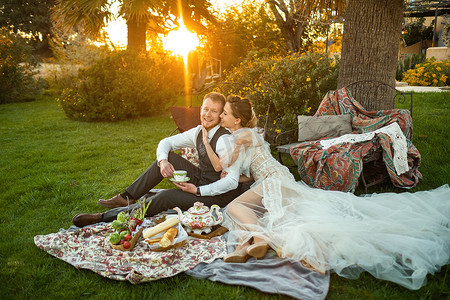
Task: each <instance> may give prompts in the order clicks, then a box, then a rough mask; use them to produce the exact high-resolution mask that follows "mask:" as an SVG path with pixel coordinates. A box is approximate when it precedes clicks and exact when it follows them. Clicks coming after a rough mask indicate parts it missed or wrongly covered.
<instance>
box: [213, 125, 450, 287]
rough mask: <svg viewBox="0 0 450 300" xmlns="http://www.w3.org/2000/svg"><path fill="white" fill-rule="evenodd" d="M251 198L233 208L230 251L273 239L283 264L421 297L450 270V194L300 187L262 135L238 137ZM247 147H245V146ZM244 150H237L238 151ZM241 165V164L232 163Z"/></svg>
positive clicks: (229, 212) (225, 162)
mask: <svg viewBox="0 0 450 300" xmlns="http://www.w3.org/2000/svg"><path fill="white" fill-rule="evenodd" d="M232 136H233V138H234V141H235V144H237V145H246V146H245V147H239V148H238V150H236V151H235V152H234V153H235V154H236V153H239V156H238V158H237V159H236V157H237V156H236V155H234V158H231V155H230V158H228V159H227V158H225V159H223V160H222V164H223V166H227V165H228V166H229V165H230V164H231V163H239V164H240V165H241V172H242V173H243V174H245V175H247V176H248V175H250V174H251V175H252V176H253V178H254V180H255V184H254V185H253V186H252V188H251V190H250V191H248V192H246V193H244V194H243V195H241V196H240V197H238V198H236V199H235V200H234V201H233V202H232V203H230V204H229V205H228V207H227V214H226V218H225V221H224V226H226V227H227V228H229V229H230V233H231V234H230V235H229V243H230V244H238V243H242V242H245V241H246V240H248V239H249V238H250V237H251V236H260V237H263V238H265V239H266V240H267V241H268V242H269V244H270V246H271V247H272V248H273V249H274V250H276V251H277V253H278V254H279V255H280V256H281V257H286V258H292V259H295V260H302V261H306V262H307V263H309V264H310V265H311V266H312V267H313V268H316V269H318V270H321V271H325V270H332V271H334V272H336V273H337V274H339V275H341V276H344V277H347V278H357V277H358V276H359V274H360V273H361V272H363V271H367V272H370V273H371V274H372V275H373V276H375V277H377V278H380V279H384V280H390V281H393V282H396V283H398V284H400V285H402V286H404V287H407V288H409V289H418V288H420V287H421V286H423V285H424V284H425V282H426V275H427V274H428V273H430V274H433V273H434V272H437V271H439V270H440V267H441V266H444V265H446V264H448V263H449V255H450V228H449V226H450V189H449V187H448V185H444V186H442V187H440V188H438V189H435V190H432V191H421V192H416V193H407V192H404V193H398V194H397V193H383V194H372V195H368V196H366V197H361V196H360V197H358V196H355V195H354V194H351V193H344V192H337V191H325V190H320V189H314V188H311V187H309V186H307V185H306V184H304V183H303V182H296V181H295V179H294V177H293V176H292V174H291V173H290V172H289V170H288V169H287V168H286V167H285V166H283V165H281V164H280V163H279V162H278V161H276V160H275V159H274V158H273V156H272V155H271V153H270V149H269V146H268V144H267V143H266V142H264V140H263V139H262V138H261V137H260V136H259V135H258V134H257V133H256V131H255V130H254V129H248V128H244V129H240V130H237V131H235V132H234V133H233V135H232ZM243 140H245V141H246V142H245V143H243V142H242V141H243ZM230 147H231V148H230V152H229V153H232V151H233V150H232V149H236V148H237V147H236V146H233V145H232V146H230ZM233 160H235V161H234V162H232V161H233Z"/></svg>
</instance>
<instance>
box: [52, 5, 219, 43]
mask: <svg viewBox="0 0 450 300" xmlns="http://www.w3.org/2000/svg"><path fill="white" fill-rule="evenodd" d="M55 1H56V4H57V6H56V10H55V12H54V16H55V17H56V18H61V24H62V25H63V27H64V28H65V29H66V30H69V29H72V28H74V27H77V26H78V27H79V28H80V29H81V31H82V32H83V33H84V34H87V35H88V36H90V37H93V38H96V37H98V36H99V34H100V32H101V29H102V28H104V27H105V26H106V23H107V22H108V21H111V20H112V19H113V18H117V17H122V18H124V19H125V20H126V21H127V27H128V45H129V49H130V48H132V49H130V50H139V51H142V50H145V46H146V45H145V41H146V32H147V30H150V31H153V32H158V33H165V32H167V30H169V29H171V28H173V27H175V26H177V25H178V19H179V16H180V15H181V16H182V17H183V20H184V22H185V24H186V27H188V28H190V29H194V30H196V31H197V32H202V31H204V29H205V27H204V26H203V24H202V22H203V21H204V20H208V21H213V20H214V18H213V17H212V15H211V14H210V13H209V10H208V8H209V7H210V5H211V4H210V2H209V0H185V1H177V0H157V1H155V0H119V1H118V2H119V11H118V13H117V15H114V14H113V13H112V9H111V8H112V2H113V1H112V0H98V1H84V0H55ZM74 7H76V8H77V9H73V8H74Z"/></svg>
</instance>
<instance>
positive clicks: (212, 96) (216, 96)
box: [203, 92, 226, 108]
mask: <svg viewBox="0 0 450 300" xmlns="http://www.w3.org/2000/svg"><path fill="white" fill-rule="evenodd" d="M208 98H209V99H211V100H212V101H213V102H219V103H220V104H222V108H223V107H224V106H225V102H226V99H225V96H224V95H222V94H221V93H217V92H211V93H208V94H206V95H205V97H203V101H205V100H206V99H208Z"/></svg>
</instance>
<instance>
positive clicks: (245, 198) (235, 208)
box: [227, 185, 269, 258]
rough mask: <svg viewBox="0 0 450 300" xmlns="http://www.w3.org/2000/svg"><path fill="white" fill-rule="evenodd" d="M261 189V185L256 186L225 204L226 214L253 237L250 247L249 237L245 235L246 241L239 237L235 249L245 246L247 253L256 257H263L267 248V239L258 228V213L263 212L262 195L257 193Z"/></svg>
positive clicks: (238, 249)
mask: <svg viewBox="0 0 450 300" xmlns="http://www.w3.org/2000/svg"><path fill="white" fill-rule="evenodd" d="M261 190H262V185H259V186H256V187H254V188H253V189H252V190H249V191H247V192H245V193H244V194H242V195H241V196H239V197H238V198H236V199H235V200H233V202H231V203H230V204H228V206H227V212H228V215H229V216H230V217H231V219H233V220H234V221H235V223H236V225H237V227H238V228H239V229H241V230H245V231H248V232H249V233H250V234H251V236H252V237H253V245H251V246H250V247H249V242H248V241H249V238H248V237H247V241H244V240H245V238H242V237H241V238H240V242H239V245H238V247H236V250H235V251H240V250H241V249H243V248H247V253H248V254H249V255H251V256H253V257H256V258H261V257H263V256H264V255H265V254H266V252H267V250H268V248H269V246H268V243H267V241H266V240H265V239H264V238H263V237H262V236H261V232H260V230H259V229H258V215H262V214H264V212H265V209H264V206H263V204H262V202H261V200H262V197H261V196H260V194H259V193H258V192H260V191H261ZM255 191H256V192H255Z"/></svg>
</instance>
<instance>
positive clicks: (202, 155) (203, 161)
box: [196, 127, 230, 185]
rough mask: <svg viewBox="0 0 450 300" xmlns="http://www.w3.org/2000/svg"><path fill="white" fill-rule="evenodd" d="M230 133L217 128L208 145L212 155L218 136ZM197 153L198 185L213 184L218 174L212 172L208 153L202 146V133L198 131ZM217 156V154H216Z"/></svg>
mask: <svg viewBox="0 0 450 300" xmlns="http://www.w3.org/2000/svg"><path fill="white" fill-rule="evenodd" d="M229 133H230V132H229V131H228V130H226V129H225V128H223V127H219V129H218V130H217V131H216V133H215V134H214V136H213V137H212V139H211V141H209V144H210V145H211V148H212V149H213V150H214V153H216V144H217V140H218V139H219V137H220V136H222V135H224V134H229ZM196 146H197V152H198V162H199V165H200V166H199V168H200V178H199V185H206V184H210V183H212V182H215V181H217V180H219V179H220V173H221V172H216V171H215V170H214V167H213V165H212V164H211V161H210V160H209V157H208V153H206V148H205V145H204V144H203V138H202V131H201V130H200V133H199V134H198V136H197V145H196ZM216 154H217V153H216Z"/></svg>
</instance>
